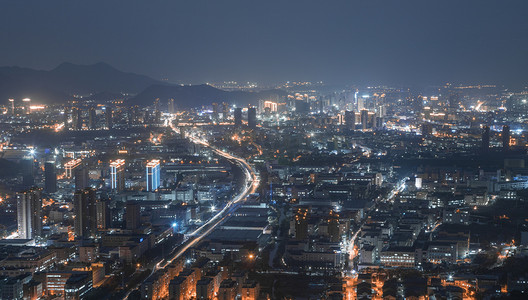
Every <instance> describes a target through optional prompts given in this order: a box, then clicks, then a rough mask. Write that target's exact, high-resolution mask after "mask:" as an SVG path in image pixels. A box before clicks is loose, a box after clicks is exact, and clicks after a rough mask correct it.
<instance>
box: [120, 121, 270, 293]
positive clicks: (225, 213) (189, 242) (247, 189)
mask: <svg viewBox="0 0 528 300" xmlns="http://www.w3.org/2000/svg"><path fill="white" fill-rule="evenodd" d="M165 124H167V125H168V126H170V127H171V128H172V130H173V131H175V132H177V129H176V127H175V126H174V124H173V122H172V120H171V119H169V120H168V122H166V123H165ZM187 138H188V139H189V140H191V141H192V142H193V143H196V144H200V145H202V146H205V147H207V148H209V149H211V150H212V151H213V152H214V153H215V154H217V155H219V156H221V157H223V158H225V159H228V160H230V161H232V162H234V163H236V164H238V165H239V166H240V167H241V168H242V170H243V172H244V175H245V183H244V188H243V189H242V191H241V192H240V193H239V194H238V195H236V196H235V197H234V198H233V199H231V200H230V201H229V202H227V204H226V205H225V206H224V208H222V209H221V210H220V211H218V213H217V214H215V215H214V216H213V217H212V218H210V219H209V220H208V221H207V222H205V223H204V224H203V225H202V226H200V227H198V228H197V229H196V230H194V231H193V232H192V233H190V234H188V235H187V236H188V239H186V240H185V241H184V242H183V244H182V247H181V249H180V250H179V251H178V252H176V253H175V254H174V255H173V256H172V257H170V258H168V259H167V260H162V261H160V262H158V263H157V264H156V266H155V268H153V270H152V273H151V275H152V274H153V273H154V272H155V271H157V270H160V269H165V268H166V267H167V266H168V265H169V264H171V263H172V262H173V261H174V260H176V259H178V258H179V257H180V256H182V255H183V254H184V253H185V252H186V251H187V250H189V248H192V247H194V246H196V245H197V244H198V243H199V242H200V241H201V240H202V239H203V238H204V237H206V236H207V235H209V234H210V233H211V232H212V231H213V230H215V229H216V228H217V227H218V225H220V224H222V222H223V221H224V220H225V219H226V218H228V217H229V216H230V214H231V213H232V212H233V211H234V210H235V209H236V208H237V204H239V203H241V202H243V201H244V200H245V199H246V198H247V196H249V195H250V194H253V193H255V192H256V190H257V188H258V187H259V184H260V180H259V177H258V175H257V173H256V172H255V170H254V169H253V167H252V166H251V165H250V164H249V163H248V162H247V161H246V160H245V159H243V158H240V157H238V156H234V155H232V154H230V153H228V152H226V151H224V150H221V149H218V148H216V147H214V146H212V145H210V144H209V143H208V142H207V141H204V140H202V139H199V138H197V137H195V136H193V135H188V136H187ZM147 278H148V277H147ZM130 292H131V291H129V292H128V293H127V295H126V296H125V297H124V299H127V298H128V295H130Z"/></svg>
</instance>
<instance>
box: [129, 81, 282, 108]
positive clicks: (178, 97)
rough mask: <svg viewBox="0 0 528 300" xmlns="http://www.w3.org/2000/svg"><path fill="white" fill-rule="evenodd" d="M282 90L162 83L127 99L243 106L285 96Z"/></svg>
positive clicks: (143, 102) (183, 105)
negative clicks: (232, 88)
mask: <svg viewBox="0 0 528 300" xmlns="http://www.w3.org/2000/svg"><path fill="white" fill-rule="evenodd" d="M285 95H286V92H284V91H282V90H266V91H260V92H245V91H232V92H230V91H224V90H220V89H217V88H215V87H212V86H210V85H207V84H200V85H164V84H155V85H152V86H150V87H148V88H146V89H145V90H144V91H143V92H141V93H139V94H137V95H136V96H135V97H133V98H131V99H129V100H127V102H128V103H129V104H131V105H143V106H145V105H151V104H152V103H153V102H154V100H155V99H160V104H161V105H162V107H164V106H165V105H167V101H168V99H171V98H172V99H174V100H175V101H174V102H175V103H176V106H177V107H178V108H192V107H199V106H205V105H211V103H213V102H217V103H222V102H227V103H231V104H237V105H241V106H245V105H248V104H253V105H257V104H258V100H260V99H268V98H276V97H282V96H285Z"/></svg>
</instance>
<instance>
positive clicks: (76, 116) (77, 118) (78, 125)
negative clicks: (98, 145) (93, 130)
mask: <svg viewBox="0 0 528 300" xmlns="http://www.w3.org/2000/svg"><path fill="white" fill-rule="evenodd" d="M82 123H83V120H82V111H81V109H80V108H75V109H74V110H73V128H74V129H75V130H82Z"/></svg>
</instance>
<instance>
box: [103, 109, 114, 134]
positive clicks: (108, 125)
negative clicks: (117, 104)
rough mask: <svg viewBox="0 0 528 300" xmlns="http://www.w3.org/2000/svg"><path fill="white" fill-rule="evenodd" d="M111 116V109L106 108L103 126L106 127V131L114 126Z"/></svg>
mask: <svg viewBox="0 0 528 300" xmlns="http://www.w3.org/2000/svg"><path fill="white" fill-rule="evenodd" d="M113 118H114V117H113V115H112V108H111V107H108V106H107V107H106V109H105V125H106V129H112V127H113V126H114V120H113Z"/></svg>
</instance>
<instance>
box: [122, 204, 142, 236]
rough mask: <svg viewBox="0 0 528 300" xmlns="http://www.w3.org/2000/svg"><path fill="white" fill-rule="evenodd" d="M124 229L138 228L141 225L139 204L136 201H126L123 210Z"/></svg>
mask: <svg viewBox="0 0 528 300" xmlns="http://www.w3.org/2000/svg"><path fill="white" fill-rule="evenodd" d="M125 214H126V215H125V219H126V229H131V230H134V229H138V228H139V226H140V225H141V205H140V204H139V202H137V201H128V202H127V203H126V211H125Z"/></svg>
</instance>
